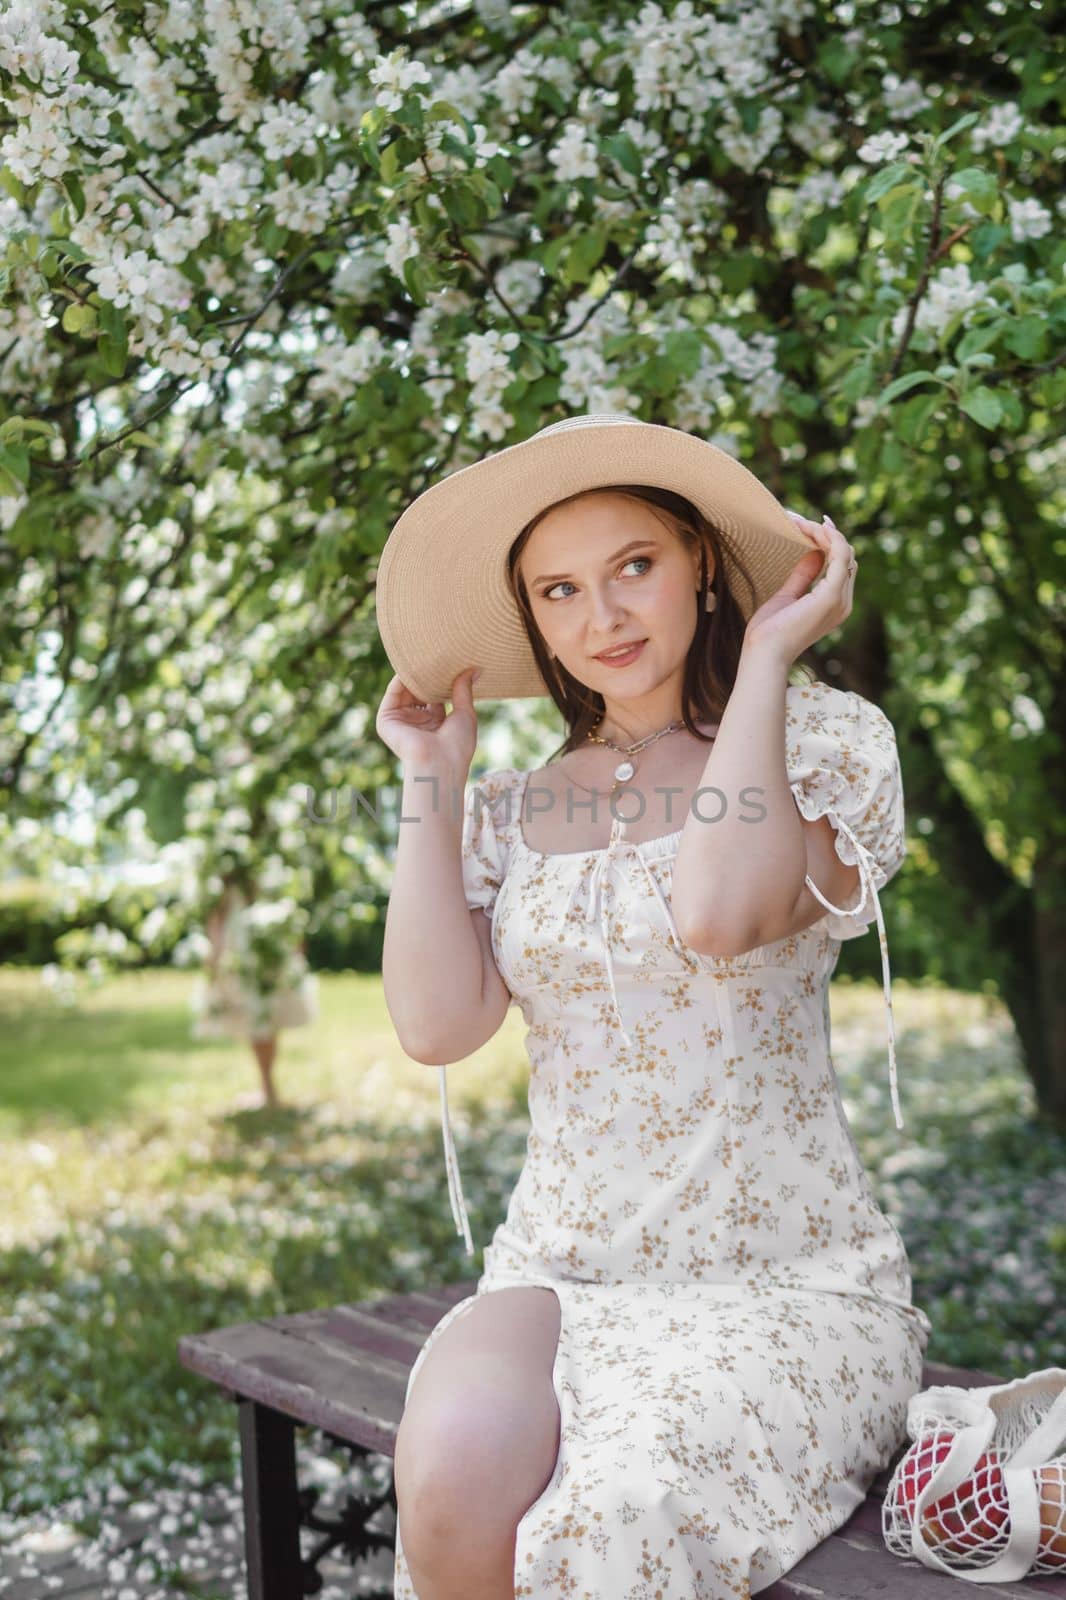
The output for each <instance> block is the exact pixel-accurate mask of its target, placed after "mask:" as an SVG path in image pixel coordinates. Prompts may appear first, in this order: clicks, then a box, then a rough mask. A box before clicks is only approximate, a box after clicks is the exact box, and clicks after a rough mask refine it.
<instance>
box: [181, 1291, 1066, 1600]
mask: <svg viewBox="0 0 1066 1600" xmlns="http://www.w3.org/2000/svg"><path fill="white" fill-rule="evenodd" d="M475 1288H476V1280H471V1281H468V1282H461V1283H450V1284H447V1285H444V1286H442V1287H439V1288H434V1289H432V1290H427V1291H425V1292H422V1293H416V1294H394V1295H386V1296H384V1297H383V1298H380V1299H376V1300H366V1301H360V1302H358V1303H357V1304H352V1305H341V1306H334V1307H332V1308H330V1309H328V1310H323V1311H301V1312H296V1313H295V1314H293V1315H290V1316H281V1317H272V1318H271V1319H270V1320H269V1321H261V1322H243V1323H238V1324H236V1325H235V1326H233V1327H228V1328H218V1329H216V1330H214V1331H212V1332H209V1333H198V1334H189V1335H186V1336H185V1337H184V1338H183V1339H181V1340H180V1341H179V1343H178V1354H179V1358H180V1360H181V1362H182V1364H183V1365H184V1366H185V1367H187V1368H188V1369H189V1370H190V1371H191V1372H195V1373H198V1374H199V1375H200V1376H202V1377H204V1378H209V1379H210V1380H211V1381H212V1382H213V1383H217V1384H218V1385H219V1386H220V1388H221V1389H222V1390H223V1391H224V1392H225V1393H226V1394H227V1395H228V1396H229V1397H230V1398H231V1399H233V1400H235V1401H236V1403H237V1408H238V1426H239V1429H240V1444H241V1470H242V1480H243V1497H244V1546H245V1558H246V1563H247V1573H248V1595H249V1597H250V1600H300V1597H301V1596H304V1595H309V1594H316V1593H317V1592H318V1591H319V1589H320V1588H321V1587H322V1580H321V1577H320V1575H319V1573H318V1566H319V1563H320V1562H321V1561H322V1559H323V1558H324V1557H325V1556H326V1555H327V1554H329V1553H331V1552H333V1551H336V1550H338V1549H339V1550H341V1551H342V1552H343V1554H344V1555H345V1557H346V1558H347V1559H348V1560H350V1561H353V1562H354V1561H356V1560H358V1559H359V1558H360V1557H363V1556H367V1555H371V1554H373V1553H374V1552H376V1551H381V1550H390V1551H394V1550H395V1526H396V1522H395V1519H396V1497H395V1491H394V1489H393V1487H392V1479H391V1469H389V1470H388V1471H387V1473H386V1474H385V1476H386V1479H387V1483H388V1487H387V1489H385V1490H379V1491H377V1492H371V1493H366V1494H358V1493H355V1494H349V1496H348V1500H347V1503H346V1505H345V1506H344V1508H343V1510H342V1512H341V1514H340V1515H338V1516H334V1517H333V1518H326V1517H324V1516H323V1515H321V1514H320V1512H317V1511H316V1509H315V1506H316V1501H317V1500H318V1498H319V1492H318V1490H316V1489H314V1488H308V1487H303V1488H301V1487H300V1485H299V1484H298V1483H297V1473H296V1439H295V1430H296V1427H297V1426H298V1425H304V1426H308V1427H314V1428H320V1429H322V1430H323V1431H324V1432H325V1433H326V1435H328V1436H329V1438H330V1439H331V1440H333V1441H335V1442H336V1443H337V1444H339V1445H343V1446H344V1447H345V1449H346V1450H348V1451H349V1452H350V1453H351V1456H352V1458H353V1464H356V1465H359V1464H365V1463H367V1462H369V1461H370V1460H371V1458H380V1457H387V1458H388V1459H389V1460H390V1461H391V1458H392V1456H393V1451H394V1445H395V1440H396V1430H397V1428H398V1426H399V1422H400V1417H401V1416H402V1414H403V1406H404V1398H405V1395H406V1391H407V1379H408V1376H409V1374H410V1371H411V1368H412V1366H413V1365H414V1361H415V1357H416V1355H417V1354H418V1352H419V1350H420V1349H421V1348H422V1346H423V1344H424V1343H425V1341H426V1337H427V1335H428V1333H429V1331H430V1329H431V1328H433V1327H434V1326H435V1325H436V1324H437V1323H438V1322H439V1321H440V1319H441V1317H442V1316H443V1315H444V1313H445V1311H446V1310H447V1309H448V1308H449V1306H452V1305H454V1304H455V1302H456V1301H458V1300H463V1299H465V1298H466V1297H467V1296H468V1295H471V1294H473V1293H474V1290H475ZM1001 1381H1002V1380H1001V1379H1000V1378H998V1377H997V1376H996V1375H995V1374H993V1373H986V1372H975V1371H969V1370H967V1369H965V1368H962V1367H948V1366H941V1365H937V1364H934V1363H926V1365H925V1367H924V1369H923V1374H922V1385H921V1386H922V1387H923V1388H925V1387H927V1386H928V1385H930V1384H934V1383H949V1384H957V1385H960V1386H962V1387H965V1388H972V1387H973V1386H974V1385H976V1384H983V1383H997V1382H1001ZM906 1447H907V1446H906V1443H904V1444H903V1445H901V1446H900V1449H899V1451H898V1452H897V1455H896V1456H895V1457H893V1459H892V1461H891V1462H890V1463H889V1464H888V1466H887V1467H886V1468H885V1469H884V1471H883V1472H882V1473H881V1474H880V1476H879V1477H878V1478H877V1479H876V1480H875V1482H874V1483H873V1485H872V1486H871V1488H870V1491H869V1493H868V1494H867V1496H866V1499H865V1501H864V1502H863V1504H862V1505H861V1506H859V1507H858V1509H857V1510H856V1511H855V1512H854V1513H853V1515H852V1516H851V1517H850V1518H849V1520H848V1521H847V1522H846V1523H845V1524H844V1526H843V1527H842V1528H839V1529H837V1531H836V1532H835V1533H834V1534H831V1535H830V1537H829V1538H828V1539H825V1540H823V1542H822V1543H821V1544H820V1545H818V1546H817V1547H816V1548H815V1549H814V1550H812V1551H810V1552H809V1553H808V1554H807V1555H806V1556H804V1557H803V1559H802V1560H801V1561H799V1562H797V1564H796V1565H795V1566H794V1567H793V1568H792V1569H791V1571H790V1572H788V1573H787V1574H786V1575H785V1576H784V1577H783V1578H780V1579H779V1580H778V1581H777V1582H776V1583H774V1584H771V1585H770V1587H769V1588H767V1589H763V1590H761V1591H760V1594H761V1595H763V1596H765V1597H766V1600H852V1597H854V1600H860V1597H862V1600H868V1597H873V1596H884V1597H885V1600H951V1597H952V1596H954V1600H958V1597H959V1595H960V1593H962V1592H963V1591H962V1588H961V1584H962V1580H960V1579H959V1578H956V1577H954V1576H951V1575H949V1574H947V1573H940V1572H934V1571H931V1570H930V1569H929V1568H928V1567H925V1566H923V1565H922V1564H921V1563H920V1562H918V1561H903V1560H901V1559H900V1558H899V1557H898V1556H895V1555H893V1554H892V1552H891V1551H889V1550H887V1549H886V1548H885V1544H884V1540H883V1537H882V1532H881V1501H882V1497H883V1495H884V1492H885V1488H886V1487H887V1484H888V1480H889V1478H890V1476H891V1473H892V1470H893V1467H894V1466H895V1463H896V1461H897V1460H898V1459H899V1457H900V1456H901V1455H902V1454H903V1452H904V1450H905V1449H906ZM371 1476H372V1475H371ZM301 1528H304V1529H309V1530H312V1531H313V1533H314V1534H315V1535H317V1538H316V1539H315V1541H314V1548H313V1550H312V1551H311V1552H310V1553H309V1554H304V1553H302V1551H301ZM310 1538H311V1536H310V1534H308V1536H307V1539H306V1540H305V1542H310ZM975 1592H976V1593H978V1594H981V1595H982V1596H983V1597H984V1600H1007V1597H1014V1600H1066V1577H1063V1578H1061V1579H1060V1578H1058V1577H1050V1576H1045V1577H1040V1578H1030V1579H1028V1580H1025V1581H1023V1582H1020V1583H984V1584H980V1585H977V1586H975ZM359 1593H360V1594H361V1595H371V1596H374V1595H376V1596H378V1597H388V1596H391V1594H392V1582H391V1573H390V1577H389V1582H388V1585H387V1586H386V1587H383V1588H378V1589H377V1590H376V1591H372V1590H368V1589H365V1588H360V1590H359Z"/></svg>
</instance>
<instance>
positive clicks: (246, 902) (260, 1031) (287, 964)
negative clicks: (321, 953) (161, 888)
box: [193, 873, 318, 1110]
mask: <svg viewBox="0 0 1066 1600" xmlns="http://www.w3.org/2000/svg"><path fill="white" fill-rule="evenodd" d="M223 882H224V887H223V890H222V894H221V895H220V896H219V899H218V900H217V901H216V903H215V904H214V906H212V908H211V910H210V912H209V913H208V916H207V919H206V922H205V931H206V934H207V938H208V942H209V946H210V949H209V953H208V956H207V961H206V963H205V966H206V981H205V982H204V983H203V984H201V985H200V987H199V989H198V990H197V992H196V994H195V995H194V997H193V1005H194V1009H195V1011H196V1013H197V1015H196V1020H195V1022H194V1024H193V1037H194V1038H218V1037H220V1036H222V1037H224V1036H227V1035H228V1036H232V1037H239V1038H246V1039H247V1040H248V1042H249V1044H250V1045H251V1048H252V1054H253V1056H254V1057H255V1063H256V1067H257V1069H258V1072H259V1077H260V1083H261V1090H262V1094H261V1098H260V1099H258V1101H257V1102H256V1103H258V1104H259V1105H261V1106H263V1107H269V1108H270V1109H272V1110H273V1109H277V1108H279V1107H280V1106H281V1104H282V1102H281V1099H280V1097H279V1095H278V1092H277V1088H276V1085H275V1082H274V1066H275V1061H276V1057H277V1048H278V1033H279V1031H280V1030H281V1029H282V1028H299V1027H303V1026H304V1025H305V1024H307V1023H310V1022H314V1021H315V1020H316V1018H317V1015H318V1007H317V993H316V990H317V985H316V983H315V979H314V976H313V974H311V973H309V972H308V970H307V960H306V947H305V945H304V943H303V941H300V943H299V944H298V945H296V946H295V948H294V949H293V950H292V952H291V954H289V955H288V957H287V959H285V960H284V962H283V967H282V970H281V972H280V973H279V977H280V980H281V981H280V982H279V983H277V984H276V985H272V986H271V987H269V988H267V989H264V988H258V987H256V986H254V985H252V984H250V983H249V981H248V979H247V977H246V976H245V974H244V973H243V972H242V970H241V969H242V967H243V966H246V965H247V962H246V958H247V952H248V949H249V943H250V938H251V937H252V936H253V935H254V931H255V928H256V926H257V924H258V925H262V924H264V923H269V921H270V920H271V919H272V917H273V913H274V911H275V909H276V908H275V907H272V906H271V905H270V903H269V902H265V901H261V900H259V899H258V898H257V897H256V895H255V892H254V890H253V889H251V888H250V887H246V886H245V885H244V884H243V883H242V882H241V880H240V879H239V878H238V877H237V875H236V874H233V873H230V874H228V875H227V876H226V877H225V878H224V880H223Z"/></svg>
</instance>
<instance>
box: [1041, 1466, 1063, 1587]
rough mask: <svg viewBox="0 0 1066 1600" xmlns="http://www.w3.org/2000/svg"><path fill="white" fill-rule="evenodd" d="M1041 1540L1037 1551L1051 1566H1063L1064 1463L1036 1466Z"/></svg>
mask: <svg viewBox="0 0 1066 1600" xmlns="http://www.w3.org/2000/svg"><path fill="white" fill-rule="evenodd" d="M1036 1486H1037V1491H1038V1493H1039V1495H1040V1543H1039V1545H1038V1546H1037V1554H1038V1556H1039V1557H1040V1559H1041V1560H1042V1561H1045V1562H1047V1563H1048V1564H1049V1565H1050V1566H1053V1567H1066V1464H1064V1463H1063V1462H1062V1461H1053V1462H1051V1463H1049V1465H1048V1466H1046V1467H1038V1468H1037V1474H1036Z"/></svg>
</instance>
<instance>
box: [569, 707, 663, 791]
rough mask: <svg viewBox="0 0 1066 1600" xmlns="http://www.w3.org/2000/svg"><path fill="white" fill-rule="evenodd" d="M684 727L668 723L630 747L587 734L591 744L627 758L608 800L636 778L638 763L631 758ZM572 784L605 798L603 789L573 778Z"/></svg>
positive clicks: (618, 767) (623, 762) (615, 776)
mask: <svg viewBox="0 0 1066 1600" xmlns="http://www.w3.org/2000/svg"><path fill="white" fill-rule="evenodd" d="M596 726H597V727H599V726H600V724H599V723H597V724H596ZM684 726H685V724H684V722H671V723H668V725H667V726H666V727H665V728H660V729H659V732H658V733H649V734H648V735H647V737H646V738H644V739H638V740H637V742H636V744H629V745H622V744H615V743H614V741H613V740H612V739H603V738H601V737H600V736H599V735H598V734H595V733H590V734H586V738H587V740H588V742H589V744H602V745H605V746H606V748H607V749H608V750H617V752H618V754H619V755H621V756H625V758H626V759H625V760H624V761H620V762H619V763H618V765H617V766H616V767H615V769H614V783H613V784H612V785H611V788H610V790H609V792H608V794H607V796H606V798H613V797H614V795H615V794H616V793H617V792H618V789H619V786H620V785H622V784H626V783H628V782H629V780H630V778H633V777H635V776H636V772H637V763H636V762H635V761H633V760H632V759H630V758H631V757H633V756H635V755H639V753H640V752H641V751H642V750H644V749H646V748H647V746H648V745H650V744H654V743H655V742H656V740H658V739H662V738H665V736H666V735H667V734H668V733H677V732H678V731H679V730H680V729H682V728H684ZM570 782H571V783H577V786H578V788H579V789H584V791H585V793H586V794H594V795H597V796H600V797H604V791H603V790H602V789H590V788H589V786H588V784H587V783H578V780H577V779H576V778H571V779H570Z"/></svg>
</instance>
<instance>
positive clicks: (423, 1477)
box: [393, 1284, 561, 1600]
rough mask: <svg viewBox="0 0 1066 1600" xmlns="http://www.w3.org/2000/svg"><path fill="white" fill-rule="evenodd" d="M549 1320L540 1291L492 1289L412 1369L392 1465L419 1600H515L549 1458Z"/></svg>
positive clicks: (552, 1341)
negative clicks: (520, 1560)
mask: <svg viewBox="0 0 1066 1600" xmlns="http://www.w3.org/2000/svg"><path fill="white" fill-rule="evenodd" d="M560 1323H561V1310H560V1306H559V1300H558V1297H557V1296H556V1295H555V1293H554V1292H553V1291H552V1290H551V1289H545V1288H541V1287H540V1286H539V1285H532V1284H531V1285H529V1287H520V1286H518V1285H515V1286H514V1287H512V1288H507V1289H494V1290H492V1291H491V1292H490V1293H486V1294H484V1295H482V1296H480V1297H479V1298H478V1299H477V1300H475V1301H474V1303H473V1304H472V1305H471V1307H470V1309H469V1310H468V1311H466V1312H464V1313H463V1315H462V1316H460V1317H457V1318H456V1320H455V1322H454V1323H453V1324H452V1325H451V1326H450V1327H448V1328H446V1329H445V1330H444V1332H443V1333H442V1334H441V1336H440V1338H439V1339H438V1341H437V1343H436V1344H435V1345H434V1346H433V1349H432V1350H431V1351H430V1352H429V1354H428V1355H427V1356H426V1358H425V1360H424V1361H423V1363H422V1367H421V1369H420V1370H419V1373H418V1376H417V1378H416V1379H415V1382H414V1386H413V1387H412V1389H411V1393H410V1395H409V1397H408V1401H407V1407H406V1409H405V1411H404V1413H403V1416H402V1418H401V1419H400V1426H399V1429H398V1431H397V1435H396V1449H395V1459H394V1462H393V1480H394V1484H395V1488H396V1504H397V1510H398V1513H399V1517H400V1522H401V1534H402V1540H403V1553H404V1558H405V1559H406V1561H407V1565H408V1568H409V1570H410V1573H411V1582H412V1584H413V1585H414V1588H415V1592H416V1593H417V1595H418V1600H514V1558H515V1537H516V1533H517V1528H518V1524H519V1522H520V1521H521V1519H522V1517H523V1516H524V1514H525V1512H526V1511H527V1510H528V1509H529V1507H530V1506H531V1505H532V1504H533V1502H534V1501H535V1500H536V1499H537V1497H538V1496H539V1495H540V1494H541V1493H542V1492H543V1490H544V1488H545V1486H546V1485H547V1484H548V1482H549V1481H550V1479H551V1475H552V1473H553V1471H554V1470H555V1463H556V1461H557V1459H558V1455H559V1438H560V1421H561V1419H560V1415H559V1405H558V1402H557V1400H556V1398H555V1391H554V1389H553V1388H552V1381H551V1375H552V1367H553V1365H554V1362H555V1352H556V1348H557V1346H558V1342H559V1328H560Z"/></svg>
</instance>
